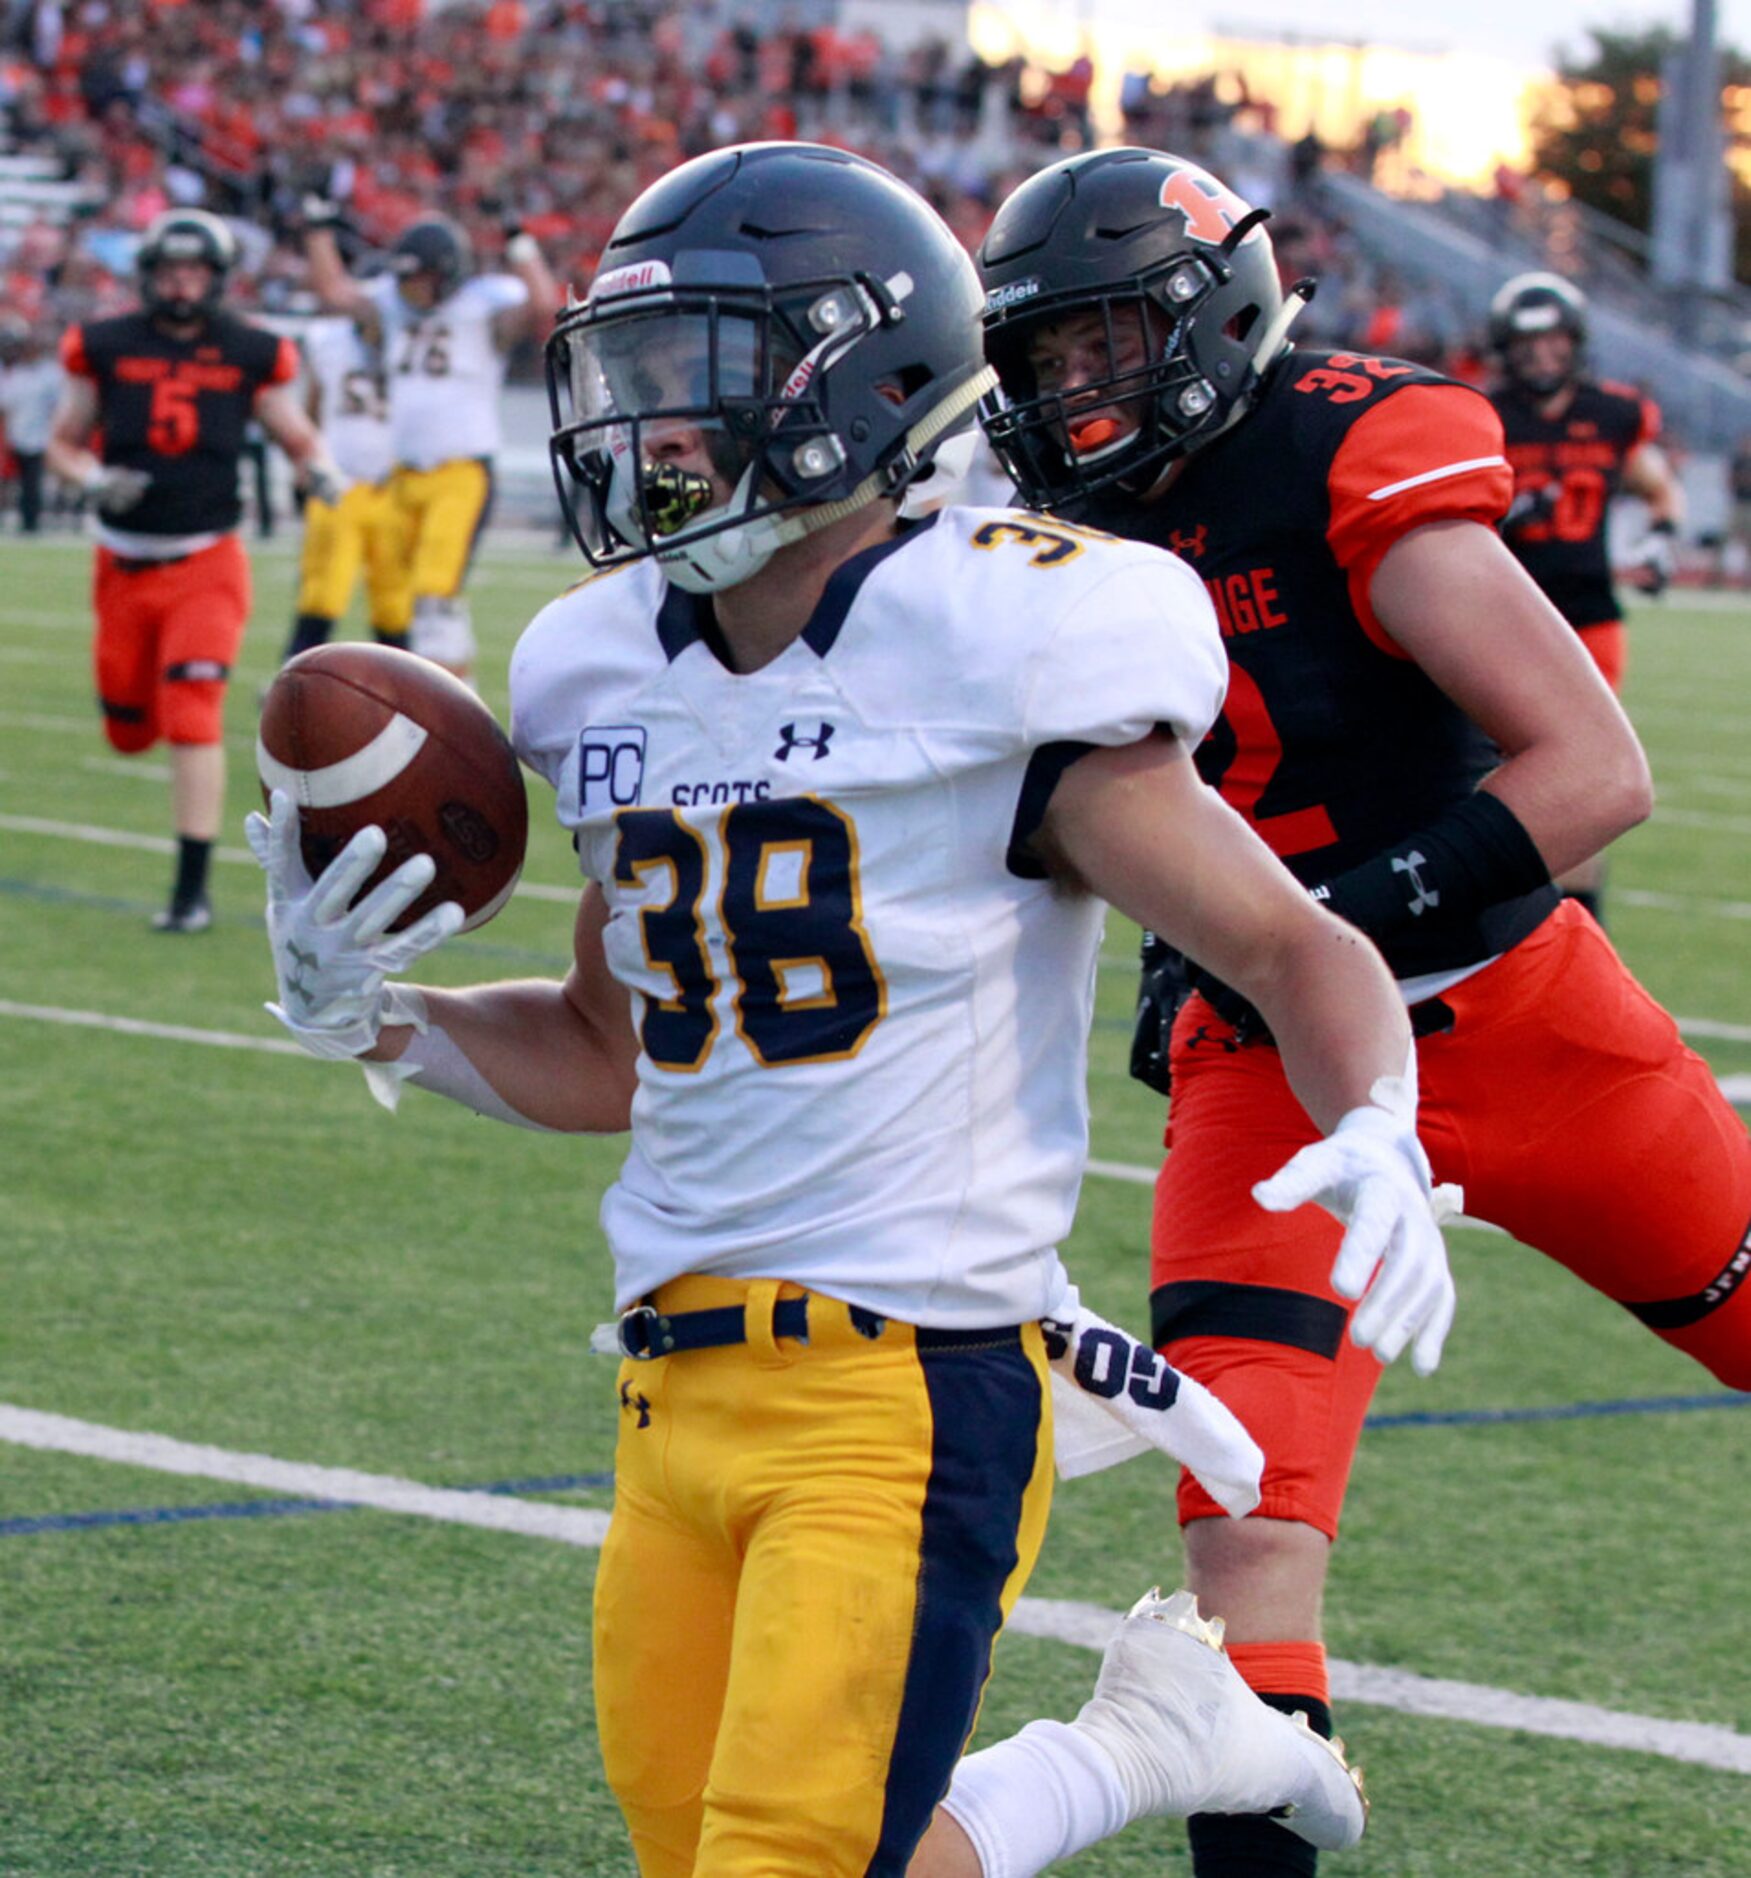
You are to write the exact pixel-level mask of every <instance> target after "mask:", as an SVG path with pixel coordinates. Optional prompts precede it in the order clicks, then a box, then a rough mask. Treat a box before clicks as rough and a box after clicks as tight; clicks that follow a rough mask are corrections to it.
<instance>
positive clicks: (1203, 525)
mask: <svg viewBox="0 0 1751 1878" xmlns="http://www.w3.org/2000/svg"><path fill="white" fill-rule="evenodd" d="M1209 532H1210V524H1209V523H1208V522H1200V523H1199V524H1198V525H1197V527H1196V528H1193V529H1190V530H1187V529H1183V528H1176V529H1174V530H1173V532H1172V533H1171V534H1170V535H1169V536H1168V538H1167V545H1168V546H1169V547H1170V548H1172V549H1173V551H1174V553H1175V554H1186V555H1190V556H1191V558H1192V559H1193V560H1194V561H1197V560H1202V559H1203V555H1204V546H1205V537H1206V536H1207V535H1208V534H1209Z"/></svg>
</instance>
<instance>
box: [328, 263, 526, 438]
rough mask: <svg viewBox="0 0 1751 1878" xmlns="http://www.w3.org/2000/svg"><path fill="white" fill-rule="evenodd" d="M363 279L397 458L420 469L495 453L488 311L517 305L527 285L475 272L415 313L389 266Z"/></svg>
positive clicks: (501, 364)
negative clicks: (379, 342) (378, 339)
mask: <svg viewBox="0 0 1751 1878" xmlns="http://www.w3.org/2000/svg"><path fill="white" fill-rule="evenodd" d="M362 285H363V286H364V288H365V291H366V292H367V293H369V294H370V296H371V301H372V304H373V305H374V306H375V307H376V309H377V314H378V318H379V319H380V320H381V322H382V326H383V362H384V365H385V367H386V368H387V370H388V373H389V427H390V431H391V433H392V435H393V437H394V443H395V460H396V462H397V463H405V464H406V465H407V466H408V467H409V468H410V469H422V470H427V469H436V468H437V466H438V465H439V464H440V463H453V462H455V461H456V460H457V459H458V458H461V457H490V456H493V455H495V454H496V453H497V451H498V447H499V442H500V437H499V388H500V386H501V385H502V384H503V383H504V377H505V361H504V355H503V354H502V353H501V352H500V351H499V349H498V346H497V345H496V344H495V343H494V340H493V332H492V325H493V315H494V314H495V313H500V312H503V311H504V310H505V309H506V308H509V307H518V306H522V305H523V304H524V303H525V302H526V301H527V300H528V298H529V289H528V288H527V287H526V286H525V285H524V284H523V283H522V281H520V280H519V279H518V278H517V277H516V275H514V274H480V275H477V276H476V277H475V278H474V279H473V280H465V281H464V282H463V283H462V285H461V286H460V287H458V288H457V289H456V291H455V292H454V293H453V294H451V295H450V296H449V298H448V299H446V300H441V301H439V303H438V304H437V305H436V306H435V307H433V308H431V309H430V311H429V312H425V313H419V312H416V311H415V310H414V309H413V308H412V307H410V306H409V305H408V304H407V302H406V301H405V300H403V299H402V297H401V293H400V291H399V289H398V288H397V286H396V284H395V281H394V279H393V277H391V276H390V275H388V274H380V275H376V276H374V277H373V278H372V279H370V280H367V281H365V282H363V283H362Z"/></svg>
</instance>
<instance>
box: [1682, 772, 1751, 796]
mask: <svg viewBox="0 0 1751 1878" xmlns="http://www.w3.org/2000/svg"><path fill="white" fill-rule="evenodd" d="M1678 787H1679V788H1680V789H1681V790H1683V789H1695V790H1698V791H1700V792H1701V793H1702V794H1703V795H1711V796H1743V795H1751V776H1722V775H1719V774H1718V773H1716V772H1714V771H1707V770H1692V771H1689V772H1687V773H1686V774H1685V775H1684V776H1683V777H1682V779H1681V780H1680V781H1679V783H1678Z"/></svg>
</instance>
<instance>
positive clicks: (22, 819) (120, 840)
mask: <svg viewBox="0 0 1751 1878" xmlns="http://www.w3.org/2000/svg"><path fill="white" fill-rule="evenodd" d="M0 721H4V720H0ZM89 761H90V766H91V767H93V768H98V767H102V766H103V765H104V759H103V758H101V757H93V758H91V759H90V760H89ZM115 766H116V768H117V769H128V770H131V769H133V768H134V766H133V765H132V764H129V763H127V762H126V761H125V760H124V759H122V758H117V759H116V763H115ZM152 767H153V766H152V765H151V764H146V765H144V768H145V769H147V770H151V769H152ZM165 774H168V772H165ZM0 830H5V831H9V832H11V833H13V834H18V835H42V836H44V837H45V838H46V839H48V840H52V841H82V842H86V843H89V844H93V845H95V846H97V847H100V848H133V849H135V850H137V851H138V852H139V853H142V854H174V853H175V852H176V843H175V842H174V841H173V840H171V838H170V837H169V836H168V835H140V834H135V833H134V832H133V831H132V830H131V829H126V828H104V827H100V826H98V825H96V824H94V823H91V822H58V821H52V820H50V819H49V818H48V817H46V816H42V815H0ZM213 859H214V860H215V861H225V862H229V863H230V864H232V865H234V866H245V867H254V866H255V865H256V859H255V856H254V855H253V854H251V853H250V851H249V850H248V849H247V848H215V849H214V850H213ZM582 891H583V882H582V881H581V880H580V881H579V882H578V884H577V885H576V886H575V887H548V886H542V885H541V884H540V883H539V882H536V881H532V880H525V881H521V882H519V883H518V886H517V891H516V894H515V895H514V896H513V897H514V898H516V899H519V900H553V901H557V902H558V903H559V904H561V905H563V906H575V905H576V904H577V899H578V895H579V894H580V893H581V892H582Z"/></svg>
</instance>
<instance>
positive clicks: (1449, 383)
mask: <svg viewBox="0 0 1751 1878" xmlns="http://www.w3.org/2000/svg"><path fill="white" fill-rule="evenodd" d="M1509 493H1510V479H1509V473H1508V469H1507V465H1506V463H1505V461H1504V458H1503V454H1502V433H1501V426H1500V424H1499V423H1498V421H1497V419H1496V416H1495V413H1494V411H1493V410H1492V409H1491V407H1490V404H1489V401H1488V399H1486V398H1485V397H1483V396H1482V395H1481V394H1480V393H1478V392H1476V391H1473V390H1472V389H1471V388H1470V387H1468V386H1465V385H1461V384H1458V383H1456V382H1455V381H1453V380H1450V379H1446V378H1443V377H1441V376H1439V375H1438V374H1436V373H1434V372H1430V371H1426V370H1424V369H1423V368H1422V367H1420V366H1415V365H1409V364H1406V363H1405V362H1404V361H1403V360H1400V359H1379V358H1365V357H1360V356H1358V355H1356V354H1354V353H1347V352H1327V351H1323V350H1321V351H1300V350H1297V351H1295V352H1292V353H1290V354H1289V355H1288V356H1287V357H1286V358H1285V359H1283V360H1282V361H1281V362H1280V363H1279V364H1278V365H1277V366H1276V367H1274V368H1273V370H1272V371H1271V373H1270V375H1269V377H1268V378H1267V380H1266V382H1265V385H1264V387H1263V389H1262V390H1261V392H1260V394H1259V397H1258V399H1257V401H1256V402H1255V404H1254V405H1253V408H1252V410H1251V411H1250V412H1249V413H1248V414H1247V416H1246V417H1244V418H1243V419H1242V420H1241V421H1240V423H1238V424H1237V425H1236V426H1235V427H1234V429H1233V430H1231V431H1229V432H1228V433H1227V435H1226V436H1223V437H1220V438H1218V439H1217V440H1216V441H1215V442H1214V443H1212V444H1210V445H1209V446H1208V447H1207V448H1205V449H1203V450H1200V451H1199V452H1198V453H1197V454H1196V455H1195V456H1193V457H1191V458H1190V459H1189V460H1188V461H1187V463H1186V465H1185V467H1184V469H1183V470H1182V471H1181V473H1180V475H1179V476H1178V477H1177V478H1176V479H1175V480H1174V482H1173V483H1172V484H1171V485H1170V486H1169V488H1168V489H1167V491H1166V493H1165V494H1164V495H1162V496H1161V497H1159V498H1158V499H1157V500H1155V501H1154V502H1152V503H1150V504H1147V505H1136V504H1130V503H1115V502H1111V501H1108V502H1101V503H1097V504H1096V505H1095V506H1093V507H1092V508H1091V509H1090V511H1089V512H1088V515H1087V518H1086V519H1087V520H1089V521H1090V522H1093V523H1095V524H1096V525H1097V526H1099V527H1102V528H1107V529H1110V530H1112V531H1113V532H1114V533H1116V534H1121V535H1127V536H1130V537H1132V538H1134V539H1140V540H1147V541H1152V542H1154V543H1156V544H1157V545H1159V546H1161V547H1164V548H1169V549H1171V550H1173V551H1174V552H1175V553H1177V554H1179V555H1181V556H1183V557H1184V558H1185V559H1186V560H1187V561H1188V562H1189V563H1190V564H1191V566H1192V567H1194V568H1195V569H1196V570H1197V572H1198V573H1199V574H1200V575H1202V577H1203V579H1204V583H1205V586H1206V587H1207V588H1208V590H1209V593H1210V596H1211V598H1212V600H1213V601H1214V602H1215V605H1216V611H1217V615H1218V618H1219V620H1220V622H1221V627H1222V636H1223V643H1224V646H1225V648H1226V650H1227V653H1228V657H1229V661H1230V665H1231V673H1230V678H1229V686H1228V697H1227V701H1226V703H1225V704H1224V706H1223V709H1222V715H1221V716H1220V717H1219V718H1218V719H1217V721H1216V725H1215V728H1214V729H1213V730H1212V731H1211V732H1210V734H1209V736H1208V737H1207V738H1206V739H1205V740H1204V742H1203V744H1202V745H1201V746H1200V747H1199V749H1198V752H1197V763H1198V768H1199V770H1200V772H1201V773H1202V774H1203V776H1204V777H1205V779H1206V780H1207V781H1208V782H1210V783H1212V784H1214V785H1215V787H1216V788H1217V789H1218V790H1219V791H1220V792H1221V794H1222V795H1223V796H1224V798H1226V800H1227V801H1228V802H1229V803H1230V804H1231V805H1232V806H1233V807H1234V808H1236V809H1238V810H1239V811H1240V813H1241V814H1242V815H1244V816H1245V817H1246V818H1247V820H1248V821H1250V822H1251V823H1252V824H1253V826H1254V827H1255V828H1256V829H1257V830H1258V832H1259V834H1260V835H1261V836H1263V838H1264V839H1265V841H1266V842H1268V843H1269V845H1270V846H1271V847H1272V848H1273V849H1275V851H1276V852H1277V854H1278V855H1279V856H1280V857H1281V858H1282V859H1283V860H1284V861H1285V862H1286V863H1287V864H1288V865H1289V867H1290V868H1291V869H1292V870H1293V871H1294V872H1295V874H1296V875H1297V876H1298V877H1299V878H1300V879H1302V880H1303V881H1306V882H1307V883H1308V884H1309V885H1312V884H1315V883H1318V882H1322V881H1328V880H1330V879H1332V878H1333V877H1334V876H1336V875H1338V874H1341V873H1343V872H1344V871H1345V870H1346V869H1348V868H1351V867H1354V866H1356V865H1357V864H1358V863H1360V862H1363V861H1366V860H1370V859H1372V858H1373V857H1375V856H1377V855H1379V854H1381V853H1382V852H1383V851H1384V850H1386V849H1387V848H1389V847H1390V846H1391V845H1392V844H1393V843H1394V842H1395V841H1397V840H1398V839H1399V838H1401V837H1402V836H1404V835H1406V834H1409V833H1412V832H1414V831H1416V830H1418V829H1420V828H1423V827H1426V826H1427V825H1428V824H1429V823H1431V822H1432V821H1434V820H1435V819H1436V818H1437V817H1439V816H1440V815H1441V814H1442V813H1443V812H1444V811H1446V810H1448V809H1450V808H1452V807H1453V806H1454V805H1455V804H1456V803H1458V802H1461V801H1463V800H1464V799H1466V798H1467V797H1469V796H1470V795H1471V793H1472V792H1473V791H1474V790H1475V789H1476V787H1477V784H1478V782H1479V781H1480V779H1481V778H1482V777H1483V776H1485V775H1486V774H1487V773H1488V772H1489V771H1490V770H1491V769H1493V768H1494V767H1495V766H1496V764H1497V763H1498V762H1499V761H1500V755H1499V752H1498V751H1497V750H1496V747H1495V745H1494V744H1493V743H1491V741H1490V740H1489V738H1488V737H1486V736H1485V735H1484V733H1483V732H1482V731H1481V730H1479V729H1478V727H1477V726H1476V725H1475V724H1473V723H1472V721H1471V720H1470V719H1469V718H1468V717H1467V716H1466V715H1465V714H1464V712H1463V711H1461V710H1460V708H1459V707H1458V705H1456V704H1455V703H1454V702H1453V701H1452V700H1451V699H1450V698H1449V697H1447V695H1446V694H1445V693H1444V692H1442V691H1441V690H1440V689H1439V688H1438V687H1437V686H1436V685H1435V684H1434V682H1433V681H1432V680H1431V679H1430V678H1428V677H1427V676H1426V675H1425V674H1424V672H1423V671H1422V669H1421V667H1420V666H1418V665H1417V664H1415V663H1414V662H1413V661H1412V660H1411V659H1410V658H1409V657H1408V656H1407V655H1406V654H1405V653H1403V652H1402V651H1401V650H1400V649H1399V647H1398V646H1396V645H1395V644H1394V643H1393V641H1392V639H1391V637H1390V636H1389V635H1388V634H1387V632H1386V630H1385V629H1384V628H1383V627H1382V626H1381V625H1380V623H1379V622H1378V621H1377V620H1376V619H1375V617H1374V613H1373V608H1372V606H1371V604H1370V601H1369V587H1370V585H1371V583H1372V581H1373V577H1374V574H1375V571H1376V570H1377V569H1378V567H1379V565H1380V562H1381V560H1382V559H1383V558H1384V557H1385V555H1386V552H1387V550H1388V549H1389V548H1391V547H1392V545H1393V544H1394V543H1395V542H1396V541H1398V540H1400V539H1401V538H1402V537H1403V536H1405V535H1406V534H1408V533H1409V532H1410V531H1411V530H1412V529H1415V528H1420V527H1423V526H1424V525H1425V524H1427V523H1430V522H1436V521H1448V520H1463V521H1475V522H1479V523H1482V524H1484V525H1485V526H1493V525H1494V524H1495V523H1496V521H1497V520H1498V519H1499V517H1500V516H1501V514H1502V512H1503V510H1504V509H1506V507H1507V506H1508V499H1509ZM1554 903H1555V896H1554V892H1553V890H1551V889H1548V888H1546V889H1543V890H1541V891H1540V892H1537V893H1532V894H1526V895H1523V896H1520V897H1518V898H1516V899H1513V900H1509V901H1505V902H1502V903H1499V904H1497V905H1495V906H1492V907H1489V908H1486V909H1485V910H1484V911H1483V912H1482V913H1480V914H1478V915H1476V916H1474V917H1468V918H1460V919H1447V918H1445V917H1444V918H1443V919H1442V921H1441V923H1440V924H1438V925H1437V924H1436V923H1435V922H1433V921H1431V922H1430V926H1429V929H1428V930H1427V931H1426V932H1425V931H1422V930H1419V931H1418V932H1417V933H1415V934H1414V935H1413V936H1411V937H1409V938H1405V939H1402V940H1400V939H1395V940H1393V941H1391V942H1390V943H1388V944H1386V945H1385V947H1384V949H1385V951H1386V953H1387V958H1388V961H1389V963H1390V964H1391V965H1392V967H1393V969H1394V971H1395V972H1396V973H1397V975H1398V976H1399V977H1401V978H1407V977H1412V976H1415V975H1419V974H1422V973H1427V972H1441V971H1448V970H1455V969H1458V968H1459V967H1461V966H1465V965H1471V964H1475V963H1476V962H1477V961H1479V960H1481V959H1485V958H1488V957H1490V956H1492V955H1493V954H1495V953H1497V952H1500V951H1502V950H1504V949H1505V948H1506V947H1507V946H1509V945H1511V944H1513V943H1514V942H1515V941H1516V940H1517V939H1519V938H1521V937H1523V936H1524V935H1525V934H1526V933H1527V932H1529V931H1531V930H1532V928H1533V927H1534V926H1536V925H1537V924H1538V922H1539V921H1540V920H1541V919H1543V918H1544V916H1545V914H1546V913H1548V911H1549V910H1550V907H1551V906H1552V905H1553V904H1554Z"/></svg>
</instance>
